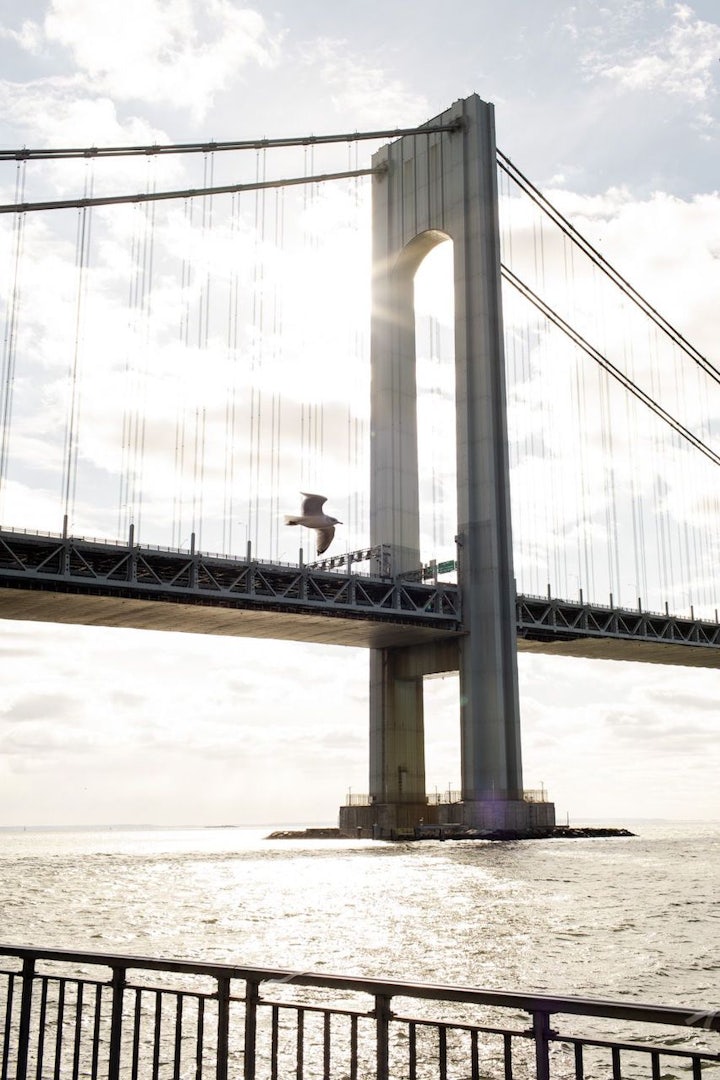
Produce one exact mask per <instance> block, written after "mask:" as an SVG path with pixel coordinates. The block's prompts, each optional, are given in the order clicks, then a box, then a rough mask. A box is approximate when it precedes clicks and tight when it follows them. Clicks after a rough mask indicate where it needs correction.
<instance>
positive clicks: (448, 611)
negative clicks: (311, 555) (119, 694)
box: [0, 530, 461, 631]
mask: <svg viewBox="0 0 720 1080" xmlns="http://www.w3.org/2000/svg"><path fill="white" fill-rule="evenodd" d="M356 555H357V556H360V555H363V556H365V558H366V559H367V560H369V559H370V558H383V557H384V552H382V551H380V550H379V549H378V551H377V552H375V550H374V549H367V550H366V551H365V552H358V553H354V552H351V553H350V554H349V555H346V556H343V558H342V567H343V569H342V570H341V571H338V570H329V569H324V568H321V567H317V566H312V565H302V566H296V565H286V564H283V563H271V562H261V561H257V560H254V559H252V558H246V559H242V558H236V557H232V556H223V555H208V554H204V553H202V552H199V551H191V552H190V553H188V552H187V551H181V550H176V549H172V548H159V547H141V546H139V545H136V544H134V543H132V542H127V543H114V542H111V541H108V542H106V541H104V540H94V539H93V540H90V539H85V538H82V537H70V536H68V537H62V536H53V535H48V534H44V535H43V534H36V533H24V532H22V533H21V532H6V531H3V530H0V587H2V588H15V589H34V590H38V589H40V590H46V591H47V590H50V591H52V592H62V593H84V594H85V595H95V596H108V595H115V596H118V595H121V596H123V597H125V598H128V599H139V600H161V601H162V600H164V601H167V600H172V601H175V602H180V603H182V604H190V605H193V604H201V605H207V604H212V605H216V606H219V607H223V606H226V607H230V606H232V607H241V608H250V607H261V608H265V609H267V608H273V609H276V610H278V611H283V612H298V613H301V612H303V611H308V610H312V611H313V612H314V613H315V614H318V613H321V614H324V615H330V616H332V615H342V616H343V617H345V618H357V619H374V620H391V621H400V622H403V623H417V622H420V623H422V624H424V625H426V626H434V627H436V628H437V629H438V630H442V631H448V630H449V631H453V630H455V631H457V630H459V629H460V623H461V616H460V598H459V594H458V590H457V586H454V585H449V584H444V583H440V582H435V583H433V584H424V583H415V582H409V581H405V580H403V579H401V578H399V577H396V578H392V577H387V576H380V575H378V576H370V575H365V574H360V573H357V572H353V571H352V570H351V565H352V564H353V563H354V562H356V561H358V560H357V559H356V558H355V556H356Z"/></svg>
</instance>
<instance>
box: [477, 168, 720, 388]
mask: <svg viewBox="0 0 720 1080" xmlns="http://www.w3.org/2000/svg"><path fill="white" fill-rule="evenodd" d="M497 163H498V166H499V167H500V169H502V170H503V171H504V172H506V173H507V175H508V176H509V177H510V178H511V179H512V180H514V181H515V183H516V184H517V185H518V187H520V188H522V190H523V191H524V192H525V194H526V195H528V196H529V197H530V198H531V199H532V200H533V202H534V203H535V204H536V205H537V206H539V207H540V209H541V210H543V211H544V213H546V214H547V215H548V217H550V218H551V219H552V220H553V221H554V222H555V224H556V225H557V226H558V228H559V229H560V230H561V231H562V232H564V233H565V234H566V235H567V236H568V237H569V238H570V239H571V240H572V241H573V242H574V243H575V244H576V245H577V246H578V247H579V248H580V249H581V250H582V251H583V252H584V253H585V255H587V257H588V258H589V259H590V260H591V261H592V262H593V263H594V264H595V265H596V266H597V267H598V268H599V269H600V270H602V272H603V273H604V274H605V275H606V276H607V277H609V278H610V280H611V281H612V282H613V283H614V284H615V285H617V286H618V288H620V289H621V290H622V291H623V292H624V293H625V295H626V296H627V297H629V299H630V300H632V301H633V302H634V303H635V304H636V305H637V306H638V307H639V308H640V309H641V310H642V311H644V312H645V314H646V315H647V316H649V318H651V319H652V320H653V322H654V323H656V324H657V325H658V326H659V327H660V329H661V330H662V331H663V333H665V334H667V336H668V337H669V338H670V339H671V340H672V341H674V342H675V344H676V345H678V346H679V347H680V348H681V349H682V350H683V352H685V353H686V354H687V355H688V356H689V357H690V359H691V360H692V361H693V362H694V363H696V364H697V365H698V367H701V368H702V369H703V371H704V372H705V373H706V374H707V375H709V376H710V378H711V379H713V380H714V381H715V382H716V383H719V384H720V371H719V370H718V369H717V368H716V367H715V366H714V364H713V363H712V362H711V361H710V360H708V359H707V357H705V356H703V354H702V353H701V352H699V351H698V349H696V348H695V346H694V345H692V344H691V343H690V342H689V341H688V340H687V339H686V338H684V337H683V335H682V334H681V333H680V331H679V330H676V329H675V327H674V326H672V324H671V323H669V322H668V321H667V319H665V318H664V316H662V315H661V314H660V312H659V311H658V310H657V309H656V308H654V307H653V306H652V304H651V303H650V302H649V301H648V300H646V299H645V297H644V296H642V295H641V294H640V293H639V292H638V291H637V289H635V288H634V287H633V286H632V285H631V284H630V282H629V281H627V280H626V279H625V278H624V277H623V276H622V274H620V273H618V271H617V270H616V269H615V268H614V266H612V265H611V264H610V263H609V262H608V261H607V259H606V258H605V257H604V256H603V255H601V254H600V252H599V251H598V250H597V249H596V248H594V247H593V246H592V244H591V243H590V241H589V240H587V239H586V238H585V237H584V236H583V235H582V233H580V232H578V230H577V229H576V228H575V226H574V225H573V224H571V222H569V221H568V219H567V218H566V217H564V216H563V215H562V214H561V213H560V211H559V210H557V209H556V208H555V207H554V206H553V204H552V203H551V202H549V201H548V199H546V198H545V196H544V195H543V193H542V192H541V191H540V190H539V189H538V188H536V187H535V185H534V184H533V183H532V181H530V180H528V178H527V177H526V176H525V175H524V174H523V173H521V172H520V170H519V169H518V168H517V166H516V165H514V164H513V163H512V161H510V159H509V158H508V157H506V156H505V154H503V153H501V151H500V150H497Z"/></svg>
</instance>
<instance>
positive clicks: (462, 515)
mask: <svg viewBox="0 0 720 1080" xmlns="http://www.w3.org/2000/svg"><path fill="white" fill-rule="evenodd" d="M428 126H432V127H436V126H442V127H445V126H448V127H450V130H443V131H438V132H433V133H432V134H427V135H424V134H421V135H407V136H404V137H402V138H400V139H398V140H396V141H395V142H393V143H391V144H389V145H387V146H385V147H383V148H382V149H381V150H380V151H378V153H377V154H376V155H375V156H374V158H373V165H374V166H382V167H383V168H384V170H385V171H384V172H383V173H382V174H380V175H379V176H376V177H375V179H374V181H373V184H374V186H373V314H372V335H371V364H372V405H371V410H372V411H371V425H372V449H371V542H372V543H373V544H385V545H389V546H390V548H391V552H392V563H393V572H394V573H396V574H397V573H405V572H408V571H413V570H417V569H418V568H419V566H420V528H419V495H418V450H417V437H418V433H417V402H416V397H417V391H416V357H415V314H414V283H413V279H414V275H415V272H416V270H417V269H418V266H419V265H420V263H421V262H422V260H423V258H424V257H425V255H427V253H428V252H429V251H430V250H431V249H432V248H433V247H434V246H435V245H437V244H439V243H442V242H443V241H445V240H448V239H449V240H451V241H452V243H453V252H454V259H453V265H454V285H455V365H456V432H455V439H456V448H457V487H458V493H457V494H458V498H457V503H458V527H457V545H458V581H459V585H460V590H461V596H462V610H463V625H464V630H465V633H464V634H463V636H462V637H461V639H460V640H459V642H458V641H455V640H453V641H451V642H447V641H438V642H436V643H432V644H430V645H422V646H410V647H405V648H389V649H378V650H374V651H373V652H372V654H371V661H370V803H371V805H370V806H369V807H363V808H360V807H357V808H344V810H345V812H344V813H343V812H342V811H341V826H345V827H347V828H348V829H350V828H351V827H352V826H355V828H358V827H361V828H362V831H363V832H366V830H367V828H368V826H369V825H370V826H373V827H374V835H376V836H377V835H389V834H390V833H392V832H393V831H394V830H397V829H404V828H408V827H412V826H415V825H417V824H419V823H420V822H421V821H424V822H425V823H431V822H433V821H436V822H437V821H439V823H444V822H460V823H462V824H465V825H468V826H475V827H479V828H491V829H521V830H532V829H533V828H534V827H536V826H545V825H551V824H554V807H553V806H552V804H547V803H546V804H532V803H528V802H525V801H524V799H523V779H522V762H521V748H520V715H519V704H518V678H517V645H516V620H515V584H514V575H513V563H512V536H511V523H510V494H509V467H508V446H507V421H506V405H505V373H504V348H503V327H502V306H501V282H500V240H499V227H498V196H497V171H496V150H495V130H494V113H493V107H492V105H490V104H488V103H486V102H484V101H482V100H481V99H480V98H479V97H477V96H476V95H473V96H472V97H470V98H467V99H465V100H461V101H458V102H456V103H455V104H454V105H453V106H452V107H451V108H450V109H448V110H447V111H446V112H444V113H442V114H441V115H440V116H439V117H436V118H435V119H434V120H432V121H429V124H428ZM448 438H452V432H448ZM443 671H459V673H460V702H461V704H460V738H461V762H462V765H461V769H462V802H461V804H459V805H458V804H455V805H447V806H441V807H438V808H437V810H436V809H435V808H434V807H430V806H428V805H427V798H426V792H425V760H424V725H423V695H422V679H423V676H424V675H429V674H435V673H438V672H443Z"/></svg>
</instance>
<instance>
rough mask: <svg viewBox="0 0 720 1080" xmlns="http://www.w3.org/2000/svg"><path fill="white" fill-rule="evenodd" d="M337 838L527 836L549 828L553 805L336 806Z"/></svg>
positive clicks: (481, 802)
mask: <svg viewBox="0 0 720 1080" xmlns="http://www.w3.org/2000/svg"><path fill="white" fill-rule="evenodd" d="M339 826H340V835H341V836H347V837H357V838H359V839H365V840H411V839H412V840H414V839H422V838H423V836H430V835H433V834H434V832H435V829H434V828H433V827H437V828H441V827H442V828H443V829H444V830H447V832H448V833H449V832H450V830H452V832H453V833H455V834H457V833H462V832H463V831H464V830H468V831H469V832H470V831H472V832H477V833H483V832H487V833H488V834H490V833H504V832H507V833H511V834H521V835H527V836H528V837H531V836H533V835H536V834H537V835H542V834H545V833H546V832H547V830H548V829H552V828H554V826H555V804H554V803H550V802H525V801H524V800H519V799H518V800H509V799H503V800H500V799H497V800H478V801H473V802H470V801H468V802H458V803H439V804H437V805H428V804H427V803H372V804H371V805H369V806H341V807H340V821H339Z"/></svg>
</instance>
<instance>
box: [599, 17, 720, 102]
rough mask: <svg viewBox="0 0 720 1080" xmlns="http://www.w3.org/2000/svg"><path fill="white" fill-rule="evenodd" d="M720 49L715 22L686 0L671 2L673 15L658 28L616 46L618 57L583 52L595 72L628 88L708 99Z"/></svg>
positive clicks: (719, 29) (688, 98)
mask: <svg viewBox="0 0 720 1080" xmlns="http://www.w3.org/2000/svg"><path fill="white" fill-rule="evenodd" d="M719 51H720V26H718V25H716V24H714V23H709V22H704V21H703V20H702V19H698V18H696V17H695V14H694V12H693V9H692V8H691V7H690V6H689V5H688V4H675V6H674V9H673V14H672V21H671V23H670V25H669V27H668V28H667V29H666V30H665V32H664V33H663V34H661V35H660V36H658V37H657V38H655V39H654V40H651V41H649V42H648V41H643V42H642V44H641V45H637V44H635V43H633V44H632V45H629V46H627V47H626V48H625V49H624V50H622V51H621V53H620V56H621V60H620V62H617V63H615V62H613V60H614V57H611V55H610V54H609V53H603V52H595V53H592V54H589V55H588V56H587V57H586V58H585V64H586V66H587V67H588V68H589V69H590V70H591V71H592V73H593V74H594V75H598V76H600V77H601V78H604V79H608V80H609V81H611V82H614V83H616V84H617V86H619V87H621V88H622V89H624V90H628V91H653V92H660V93H665V94H668V95H670V96H676V97H680V98H684V99H685V100H687V101H690V102H694V103H697V102H701V101H707V99H708V98H709V97H710V96H711V95H712V94H713V86H714V81H715V79H714V76H715V72H716V70H717V61H718V53H719Z"/></svg>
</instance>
